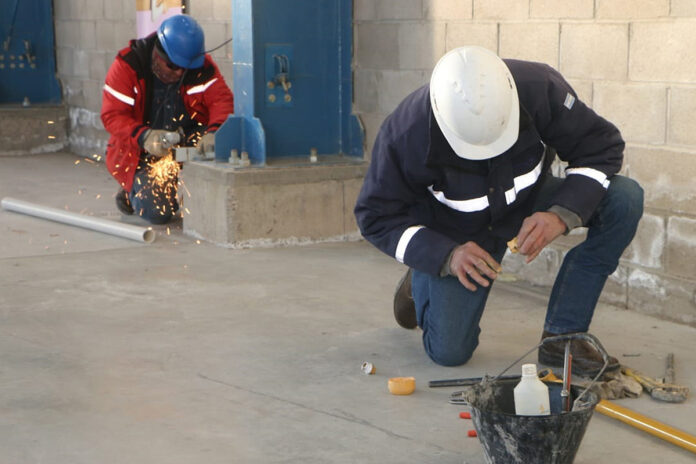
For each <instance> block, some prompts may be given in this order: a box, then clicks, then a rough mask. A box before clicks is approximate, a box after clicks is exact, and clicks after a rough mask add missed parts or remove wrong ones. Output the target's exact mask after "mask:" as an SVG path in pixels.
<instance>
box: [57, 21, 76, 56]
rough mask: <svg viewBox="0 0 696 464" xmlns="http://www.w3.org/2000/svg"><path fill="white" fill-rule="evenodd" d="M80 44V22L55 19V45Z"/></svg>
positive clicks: (70, 45)
mask: <svg viewBox="0 0 696 464" xmlns="http://www.w3.org/2000/svg"><path fill="white" fill-rule="evenodd" d="M79 46H80V22H79V21H73V20H60V21H56V47H59V48H60V47H70V48H71V49H72V48H76V47H79Z"/></svg>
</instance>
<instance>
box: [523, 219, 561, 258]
mask: <svg viewBox="0 0 696 464" xmlns="http://www.w3.org/2000/svg"><path fill="white" fill-rule="evenodd" d="M565 231H566V225H565V222H563V221H562V220H561V218H560V217H558V215H557V214H555V213H549V212H542V211H540V212H538V213H534V214H532V215H531V216H529V217H528V218H526V219H525V220H524V221H523V222H522V227H521V228H520V232H519V233H518V234H517V246H518V248H519V250H520V253H521V254H523V255H525V256H526V257H527V263H531V262H532V260H534V258H536V257H537V256H538V255H539V253H541V250H543V249H544V247H546V245H548V244H549V243H551V242H553V241H554V240H555V239H556V238H557V237H558V236H559V235H561V234H563V233H564V232H565Z"/></svg>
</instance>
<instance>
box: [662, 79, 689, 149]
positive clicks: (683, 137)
mask: <svg viewBox="0 0 696 464" xmlns="http://www.w3.org/2000/svg"><path fill="white" fill-rule="evenodd" d="M695 78H696V76H695ZM694 114H696V89H694V88H685V87H672V88H671V89H670V92H669V124H668V126H667V141H668V143H670V144H678V145H692V146H696V130H694Z"/></svg>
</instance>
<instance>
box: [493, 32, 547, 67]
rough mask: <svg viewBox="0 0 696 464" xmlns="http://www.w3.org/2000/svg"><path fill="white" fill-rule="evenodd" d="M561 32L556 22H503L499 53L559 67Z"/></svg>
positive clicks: (503, 55) (505, 56)
mask: <svg viewBox="0 0 696 464" xmlns="http://www.w3.org/2000/svg"><path fill="white" fill-rule="evenodd" d="M559 33H560V26H559V25H558V24H557V23H555V22H524V23H501V24H500V51H499V54H500V56H502V57H504V58H516V59H520V60H528V61H539V62H542V63H546V64H548V65H550V66H552V67H554V68H556V69H558V36H559ZM522 38H523V39H522Z"/></svg>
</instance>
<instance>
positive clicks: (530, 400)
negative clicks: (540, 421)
mask: <svg viewBox="0 0 696 464" xmlns="http://www.w3.org/2000/svg"><path fill="white" fill-rule="evenodd" d="M514 391H515V414H517V415H518V416H548V415H549V414H551V409H550V408H549V388H548V387H547V386H546V385H545V384H544V382H542V381H541V380H539V377H538V376H537V368H536V364H523V365H522V380H520V383H518V384H517V386H516V387H515V390H514Z"/></svg>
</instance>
